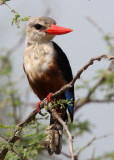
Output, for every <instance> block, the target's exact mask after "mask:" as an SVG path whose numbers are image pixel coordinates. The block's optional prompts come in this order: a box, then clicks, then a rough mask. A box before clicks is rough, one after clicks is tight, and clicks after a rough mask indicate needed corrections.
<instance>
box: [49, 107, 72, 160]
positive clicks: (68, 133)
mask: <svg viewBox="0 0 114 160" xmlns="http://www.w3.org/2000/svg"><path fill="white" fill-rule="evenodd" d="M51 112H52V114H53V115H54V116H55V117H56V118H57V120H58V121H59V122H60V123H61V124H62V125H63V128H64V129H65V131H66V133H67V135H68V138H69V151H70V155H71V159H72V160H74V153H73V143H72V136H71V133H70V131H69V129H68V127H67V125H66V123H65V122H64V121H63V120H62V118H61V117H60V116H59V115H58V113H57V112H56V110H55V109H52V110H51Z"/></svg>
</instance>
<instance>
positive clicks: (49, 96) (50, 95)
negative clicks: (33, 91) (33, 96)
mask: <svg viewBox="0 0 114 160" xmlns="http://www.w3.org/2000/svg"><path fill="white" fill-rule="evenodd" d="M52 95H53V93H49V94H48V96H47V97H46V98H47V102H48V103H49V102H50V101H51V97H52Z"/></svg>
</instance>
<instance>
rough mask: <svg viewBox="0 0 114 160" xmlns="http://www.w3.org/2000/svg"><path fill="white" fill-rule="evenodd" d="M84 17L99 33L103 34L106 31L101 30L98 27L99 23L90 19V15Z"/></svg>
mask: <svg viewBox="0 0 114 160" xmlns="http://www.w3.org/2000/svg"><path fill="white" fill-rule="evenodd" d="M86 19H87V20H88V21H89V22H90V23H91V24H92V25H93V26H94V27H96V28H97V30H98V31H99V32H100V33H102V34H103V35H105V34H106V33H105V32H104V30H103V29H102V28H101V27H99V25H98V24H97V23H96V22H95V21H93V20H92V18H91V17H86Z"/></svg>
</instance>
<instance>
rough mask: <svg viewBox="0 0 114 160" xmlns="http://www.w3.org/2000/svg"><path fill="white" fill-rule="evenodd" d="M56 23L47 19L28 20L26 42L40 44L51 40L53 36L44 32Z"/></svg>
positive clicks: (35, 18)
mask: <svg viewBox="0 0 114 160" xmlns="http://www.w3.org/2000/svg"><path fill="white" fill-rule="evenodd" d="M52 24H56V21H55V20H54V19H52V18H49V17H34V18H30V19H29V21H28V23H27V29H26V40H27V42H29V43H42V42H44V41H49V40H51V39H53V37H54V35H49V34H47V33H46V32H45V30H46V29H48V28H49V27H50V26H51V25H52Z"/></svg>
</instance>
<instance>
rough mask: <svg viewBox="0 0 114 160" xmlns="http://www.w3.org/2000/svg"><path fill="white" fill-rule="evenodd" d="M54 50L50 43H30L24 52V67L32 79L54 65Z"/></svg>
mask: <svg viewBox="0 0 114 160" xmlns="http://www.w3.org/2000/svg"><path fill="white" fill-rule="evenodd" d="M54 58H55V52H54V49H53V46H52V45H40V46H38V45H31V46H28V47H26V49H25V52H24V61H23V65H24V69H25V72H26V74H27V76H29V78H30V79H31V80H32V81H34V80H35V79H37V78H39V77H40V76H42V74H44V73H45V72H46V71H47V70H49V68H50V67H51V66H53V65H54Z"/></svg>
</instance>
